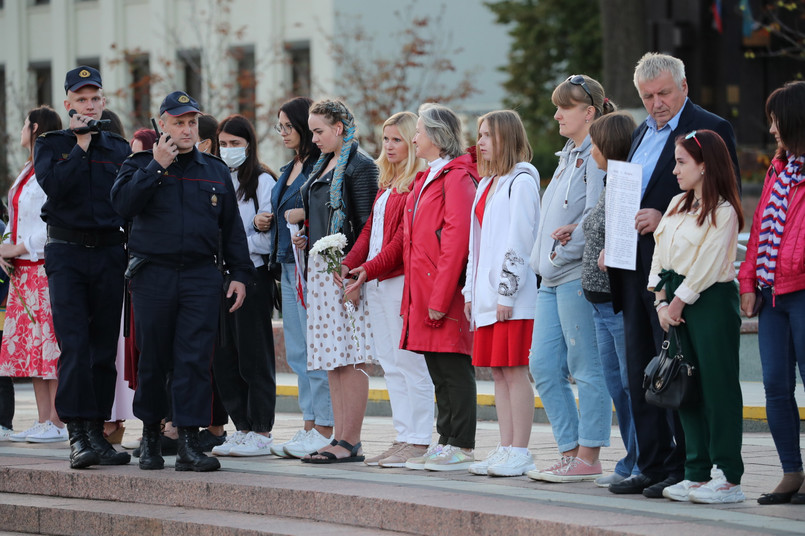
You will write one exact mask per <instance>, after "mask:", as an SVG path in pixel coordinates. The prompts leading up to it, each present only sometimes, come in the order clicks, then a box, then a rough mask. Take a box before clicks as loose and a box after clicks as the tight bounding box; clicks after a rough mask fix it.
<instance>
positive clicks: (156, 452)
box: [140, 423, 165, 470]
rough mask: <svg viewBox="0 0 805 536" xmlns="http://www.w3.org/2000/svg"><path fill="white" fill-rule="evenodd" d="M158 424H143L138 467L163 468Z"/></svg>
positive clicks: (163, 460) (148, 468)
mask: <svg viewBox="0 0 805 536" xmlns="http://www.w3.org/2000/svg"><path fill="white" fill-rule="evenodd" d="M161 435H162V434H161V433H160V425H159V423H155V424H143V439H142V441H140V469H145V470H150V469H164V468H165V459H164V458H163V457H162V445H161V442H160V438H161Z"/></svg>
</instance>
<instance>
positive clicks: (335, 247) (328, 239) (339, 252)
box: [310, 233, 365, 374]
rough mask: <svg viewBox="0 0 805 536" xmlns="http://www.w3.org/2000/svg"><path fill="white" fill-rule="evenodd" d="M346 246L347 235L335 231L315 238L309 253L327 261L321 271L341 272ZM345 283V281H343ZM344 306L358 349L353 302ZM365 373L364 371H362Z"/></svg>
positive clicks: (329, 272)
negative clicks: (325, 266)
mask: <svg viewBox="0 0 805 536" xmlns="http://www.w3.org/2000/svg"><path fill="white" fill-rule="evenodd" d="M345 247H347V237H346V236H344V234H343V233H335V234H331V235H327V236H324V237H322V238H319V239H318V240H316V243H315V244H313V247H312V248H310V254H311V255H320V256H321V257H324V260H325V261H326V262H327V268H325V269H324V270H323V271H324V272H325V273H328V274H335V273H339V274H340V273H341V260H342V259H343V258H344V248H345ZM344 283H345V284H346V281H344ZM344 307H345V308H346V310H347V313H348V314H349V322H350V324H351V325H352V341H353V342H354V343H355V347H356V348H357V349H360V347H361V344H360V340H359V339H358V336H357V335H356V331H355V304H354V303H352V302H351V301H350V300H347V301H346V302H345V303H344ZM364 374H365V373H364Z"/></svg>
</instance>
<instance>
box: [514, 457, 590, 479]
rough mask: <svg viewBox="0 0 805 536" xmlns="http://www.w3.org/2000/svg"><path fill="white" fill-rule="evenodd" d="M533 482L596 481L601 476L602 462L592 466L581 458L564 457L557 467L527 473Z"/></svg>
mask: <svg viewBox="0 0 805 536" xmlns="http://www.w3.org/2000/svg"><path fill="white" fill-rule="evenodd" d="M526 475H528V478H531V479H532V480H543V481H545V482H581V481H583V480H595V479H596V478H598V477H600V476H601V462H595V463H594V464H592V465H590V464H589V463H587V462H585V461H584V460H582V459H581V458H576V457H573V456H562V459H561V460H560V461H559V463H557V464H556V465H554V466H552V467H549V468H548V469H544V470H542V471H529V472H527V473H526Z"/></svg>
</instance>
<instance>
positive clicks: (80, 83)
mask: <svg viewBox="0 0 805 536" xmlns="http://www.w3.org/2000/svg"><path fill="white" fill-rule="evenodd" d="M84 86H95V87H103V84H101V73H99V72H98V69H94V68H92V67H89V66H87V65H81V66H79V67H76V68H75V69H73V70H72V71H69V72H68V73H67V76H65V77H64V92H65V93H67V92H68V91H76V90H77V89H80V88H82V87H84Z"/></svg>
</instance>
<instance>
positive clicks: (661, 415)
mask: <svg viewBox="0 0 805 536" xmlns="http://www.w3.org/2000/svg"><path fill="white" fill-rule="evenodd" d="M638 264H639V263H638ZM620 274H621V277H622V281H623V293H622V294H623V295H622V300H623V302H622V307H623V327H624V334H625V337H626V369H627V373H628V377H629V392H630V393H631V394H632V396H631V401H632V415H633V417H634V425H635V432H636V434H637V447H638V457H637V466H638V467H639V468H640V472H641V473H642V474H644V475H646V476H648V477H651V478H654V479H665V478H666V477H668V476H675V477H679V479H682V478H683V475H684V464H685V435H684V433H683V431H682V424H681V422H680V421H679V415H678V414H677V412H675V411H671V410H667V409H663V408H658V407H657V406H652V405H651V404H649V403H647V402H646V399H645V396H644V394H645V391H646V390H645V389H644V388H643V375H644V374H643V371H644V370H645V369H646V365H648V363H649V361H651V359H652V358H653V357H654V356H655V355H657V353H658V351H659V347H660V345H662V340H663V333H664V332H663V331H662V328H661V327H660V323H659V320H658V319H657V311H656V310H655V309H654V294H653V293H652V292H649V291H648V290H646V284H647V282H648V275H647V274H644V273H643V270H642V269H641V268H640V267H639V266H638V269H637V270H636V271H633V270H621V271H620Z"/></svg>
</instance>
